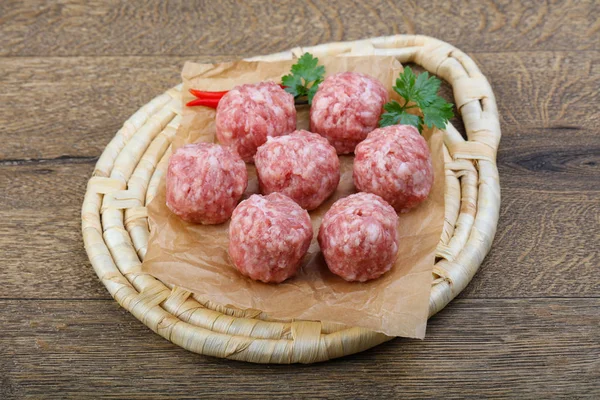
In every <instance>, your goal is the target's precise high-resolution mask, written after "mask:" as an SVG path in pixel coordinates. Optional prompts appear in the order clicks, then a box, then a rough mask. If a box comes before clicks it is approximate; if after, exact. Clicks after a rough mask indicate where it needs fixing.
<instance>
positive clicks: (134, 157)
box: [82, 35, 500, 363]
mask: <svg viewBox="0 0 600 400" xmlns="http://www.w3.org/2000/svg"><path fill="white" fill-rule="evenodd" d="M304 52H310V53H312V54H314V55H315V56H317V57H318V56H322V55H329V56H332V55H340V56H343V55H371V54H375V55H388V56H394V57H396V58H397V59H398V60H399V61H400V62H401V63H415V64H418V65H421V66H422V67H423V68H425V69H426V70H428V71H430V72H431V73H433V74H436V75H438V76H440V77H441V78H443V79H444V80H446V81H447V82H449V83H450V84H451V85H452V88H453V90H454V103H455V104H456V109H457V110H458V111H459V113H460V115H461V117H462V119H463V121H464V125H465V128H466V134H467V138H468V140H465V139H464V138H463V137H462V136H461V134H460V133H459V132H458V131H457V130H456V129H455V128H454V127H453V126H452V125H450V124H448V126H447V128H446V130H445V131H444V143H445V148H444V156H445V170H446V192H445V201H446V216H445V225H444V230H443V234H442V237H441V240H440V243H439V246H438V248H437V257H438V259H437V262H436V264H435V267H434V270H433V271H434V272H433V273H434V281H433V286H432V289H431V299H430V304H429V309H430V311H429V314H430V315H433V314H435V313H436V312H438V311H439V310H441V309H442V308H444V306H445V305H446V304H448V302H450V300H452V299H453V298H454V297H455V296H456V295H457V294H458V293H460V291H461V290H463V289H464V288H465V286H466V285H467V284H468V283H469V281H470V280H471V278H472V277H473V275H474V274H475V272H476V271H477V268H478V267H479V265H480V264H481V262H482V261H483V258H484V257H485V255H486V254H487V252H488V251H489V249H490V246H491V244H492V239H493V238H494V234H495V232H496V225H497V221H498V212H499V207H500V186H499V182H498V170H497V167H496V151H497V148H498V142H499V141H500V125H499V120H498V110H497V107H496V100H495V98H494V94H493V92H492V89H491V87H490V84H489V83H488V81H487V79H486V78H485V76H483V75H482V73H481V71H480V70H479V68H478V67H477V65H476V64H475V63H474V62H473V60H472V59H471V58H469V57H468V56H467V55H466V54H465V53H463V52H461V51H460V50H458V49H457V48H455V47H453V46H451V45H449V44H447V43H444V42H442V41H440V40H437V39H434V38H430V37H426V36H412V35H397V36H389V37H379V38H373V39H368V40H361V41H356V42H345V43H328V44H323V45H319V46H315V47H307V48H296V49H293V50H291V51H286V52H282V53H277V54H272V55H269V56H262V57H256V58H254V60H283V59H290V58H292V57H298V56H300V55H302V54H303V53H304ZM180 114H181V85H179V86H176V87H174V88H173V89H171V90H168V91H167V92H166V93H164V94H162V95H160V96H158V97H156V98H155V99H154V100H152V101H151V102H150V103H148V104H146V105H145V106H143V107H142V108H141V109H139V110H138V111H137V112H136V113H135V114H133V115H132V116H131V117H130V118H129V119H128V120H127V121H126V122H125V124H124V125H123V127H122V128H121V129H120V130H119V131H118V132H117V134H116V136H115V137H114V138H113V139H112V141H111V142H110V143H109V144H108V146H107V147H106V149H105V151H104V152H103V153H102V156H101V157H100V159H99V160H98V163H97V164H96V168H95V171H94V175H93V177H92V178H91V179H90V181H89V183H88V188H87V192H86V195H85V199H84V202H83V209H82V230H83V239H84V242H85V248H86V251H87V253H88V256H89V259H90V261H91V263H92V266H93V267H94V269H95V271H96V273H97V274H98V277H99V278H100V280H101V281H102V283H103V284H104V285H105V286H106V288H107V289H108V291H109V292H110V294H111V295H112V296H113V297H114V298H115V300H117V302H119V304H120V305H121V306H123V307H124V308H125V309H127V310H129V311H130V312H131V313H132V314H133V315H135V317H136V318H138V319H139V320H140V321H142V322H143V323H144V324H145V325H147V326H148V327H149V328H150V329H152V330H153V331H154V332H156V333H158V334H159V335H161V336H163V337H164V338H166V339H168V340H170V341H172V342H173V343H175V344H177V345H179V346H182V347H184V348H186V349H188V350H190V351H193V352H197V353H202V354H207V355H211V356H216V357H226V358H231V359H236V360H244V361H250V362H256V363H297V362H300V363H311V362H317V361H324V360H328V359H332V358H336V357H341V356H344V355H347V354H352V353H356V352H359V351H362V350H365V349H368V348H370V347H372V346H375V345H377V344H379V343H382V342H384V341H386V340H389V339H391V338H390V337H388V336H385V335H382V334H379V333H375V332H372V331H369V330H366V329H362V328H344V327H340V326H339V325H334V324H327V323H325V322H323V323H321V322H314V321H281V320H279V321H273V320H271V319H269V318H268V316H266V315H264V314H263V313H261V312H260V311H242V310H237V309H231V308H227V307H224V306H221V305H218V304H211V303H206V302H200V301H198V300H197V299H195V298H194V296H193V295H192V294H190V293H189V292H187V291H185V290H182V289H180V288H177V287H171V286H170V285H168V284H165V283H162V282H160V281H158V280H157V279H155V278H153V277H152V276H150V275H148V274H145V273H143V272H141V265H142V260H143V258H144V255H145V253H146V249H147V244H148V236H149V231H148V221H147V211H146V205H147V204H148V203H149V202H150V200H152V198H153V196H154V195H155V193H156V189H157V187H158V183H159V181H160V179H161V176H162V175H163V174H164V171H165V167H166V165H167V161H168V158H169V155H170V142H171V140H172V139H173V136H174V135H175V132H176V130H177V126H178V125H179V122H180Z"/></svg>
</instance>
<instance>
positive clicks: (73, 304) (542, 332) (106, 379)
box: [0, 298, 600, 399]
mask: <svg viewBox="0 0 600 400" xmlns="http://www.w3.org/2000/svg"><path fill="white" fill-rule="evenodd" d="M0 305H1V306H2V307H0V322H1V323H2V327H3V334H2V335H1V336H0V349H2V354H3V357H2V358H0V363H1V364H2V371H3V374H2V385H1V387H0V397H2V398H4V399H10V398H22V397H27V396H35V397H44V398H61V399H62V398H81V397H86V396H87V397H96V396H97V395H98V394H99V393H102V394H105V395H107V396H114V397H119V398H144V399H146V398H162V397H164V396H166V395H169V396H174V397H177V398H191V397H193V398H252V399H254V398H257V399H258V398H260V399H263V398H266V397H268V396H269V395H273V396H285V397H290V398H324V399H325V398H356V399H370V398H373V396H375V397H376V398H399V397H402V398H406V397H419V398H440V397H444V398H458V397H460V398H464V397H469V396H473V397H477V398H481V397H485V398H507V397H511V398H536V399H537V398H558V397H563V398H574V397H578V398H579V397H588V398H597V397H598V396H600V387H599V386H598V384H597V382H598V380H600V357H598V356H599V355H600V340H599V338H600V299H598V298H594V299H577V300H575V299H535V300H529V301H523V300H460V301H456V302H454V303H453V304H452V306H451V307H449V308H446V309H445V310H443V311H442V312H441V313H440V314H438V315H437V316H436V317H434V318H433V319H432V320H431V321H430V325H429V327H428V333H427V337H426V339H425V340H424V341H419V340H407V339H396V340H393V341H391V342H388V343H386V344H383V345H381V346H378V347H376V348H374V349H371V350H368V351H366V352H363V353H360V354H357V355H353V356H348V357H345V358H342V359H339V360H336V361H332V362H327V363H322V364H317V365H310V366H276V365H271V366H261V365H253V364H247V363H241V362H234V361H228V360H222V359H215V358H210V357H205V356H201V355H196V354H193V353H189V352H187V351H185V350H183V349H181V348H179V347H177V346H175V345H173V344H171V343H169V342H168V341H166V340H164V339H162V338H161V337H160V336H158V335H156V334H154V333H152V332H151V331H150V330H149V329H148V328H146V327H145V326H144V325H142V324H141V323H140V322H138V321H137V320H136V319H135V318H134V317H133V316H132V315H130V314H129V313H127V312H126V311H125V310H123V309H119V308H118V307H117V305H116V303H114V302H112V301H45V302H35V301H1V302H0Z"/></svg>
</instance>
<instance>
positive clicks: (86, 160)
mask: <svg viewBox="0 0 600 400" xmlns="http://www.w3.org/2000/svg"><path fill="white" fill-rule="evenodd" d="M98 158H99V156H96V157H85V156H68V155H64V156H60V157H55V158H29V159H26V158H24V159H4V160H0V166H3V165H10V166H15V165H37V164H93V163H95V162H96V161H98Z"/></svg>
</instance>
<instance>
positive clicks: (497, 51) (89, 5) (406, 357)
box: [0, 0, 600, 399]
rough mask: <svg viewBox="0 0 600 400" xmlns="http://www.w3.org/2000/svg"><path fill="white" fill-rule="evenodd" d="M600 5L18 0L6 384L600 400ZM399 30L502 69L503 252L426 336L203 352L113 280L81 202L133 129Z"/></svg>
mask: <svg viewBox="0 0 600 400" xmlns="http://www.w3.org/2000/svg"><path fill="white" fill-rule="evenodd" d="M599 21H600V5H599V3H598V2H597V1H593V0H592V1H576V2H575V1H564V2H561V1H558V2H556V1H534V2H529V1H522V2H520V1H514V2H512V1H470V2H458V1H447V0H445V1H410V2H408V1H407V2H392V1H374V0H362V1H341V0H339V1H338V0H335V1H334V0H323V1H321V0H319V1H299V0H295V1H277V2H267V1H260V0H259V1H246V2H241V1H240V2H216V1H206V2H188V1H181V2H175V1H173V2H172V1H169V2H166V1H165V2H159V1H150V2H139V1H112V2H95V1H94V2H91V1H89V2H83V1H82V2H71V1H64V2H43V1H25V2H23V1H12V0H11V1H9V0H3V1H2V2H0V85H1V86H0V87H1V90H0V283H1V289H2V290H1V292H0V324H1V329H0V331H1V332H0V368H1V373H0V379H1V383H0V384H1V387H0V398H2V399H9V398H23V397H29V396H32V397H39V398H48V397H54V398H67V397H71V398H81V397H92V398H96V397H104V396H106V397H118V398H150V397H158V398H162V397H165V396H168V395H172V396H175V397H180V398H184V397H191V398H209V397H214V398H259V399H262V398H264V397H266V396H267V395H279V396H282V397H291V398H356V399H358V398H399V397H422V398H431V397H447V398H454V397H463V396H472V397H478V398H480V397H519V398H521V397H527V398H549V397H552V398H555V397H565V398H573V397H589V398H600V386H599V385H600V384H599V382H600V328H599V326H600V261H599V259H600V167H599V164H600V128H599V126H600V113H599V104H600V94H599V93H600V53H599V52H600V22H599ZM396 33H421V34H427V35H431V36H435V37H438V38H440V39H442V40H445V41H447V42H449V43H452V44H454V45H456V46H457V47H459V48H460V49H462V50H464V51H465V52H467V53H469V54H470V55H471V56H472V57H473V58H474V59H475V60H476V61H477V63H478V64H479V65H480V66H481V69H482V70H483V72H484V73H485V74H486V75H487V76H488V78H489V79H490V80H491V82H492V86H493V88H494V91H495V93H496V97H497V100H498V105H499V110H500V115H501V126H502V134H503V137H502V142H501V147H500V152H499V156H498V164H499V169H500V178H501V185H502V198H503V199H502V209H501V216H500V224H499V226H498V233H497V235H496V239H495V241H494V247H493V249H492V251H491V253H490V254H489V255H488V257H487V258H486V260H485V262H484V263H483V265H482V266H481V269H480V271H479V272H478V274H477V275H476V277H475V278H474V279H473V281H472V282H471V284H470V285H469V286H468V288H467V289H466V290H465V291H464V292H463V293H462V294H461V295H460V296H459V297H458V298H457V299H456V300H454V301H453V302H452V303H451V304H450V306H449V307H447V308H446V309H445V310H443V311H442V312H440V313H439V314H438V315H437V316H435V317H434V318H432V319H431V321H430V324H429V326H428V329H427V338H426V339H425V340H424V341H418V340H406V339H396V340H393V341H392V342H389V343H386V344H383V345H381V346H379V347H376V348H374V349H372V350H369V351H366V352H364V353H361V354H357V355H354V356H349V357H346V358H343V359H339V360H335V361H331V362H327V363H323V364H318V365H309V366H298V365H294V366H264V365H252V364H246V363H240V362H234V361H227V360H221V359H214V358H210V357H205V356H201V355H196V354H192V353H189V352H187V351H185V350H183V349H181V348H179V347H177V346H175V345H172V344H171V343H169V342H167V341H165V340H164V339H162V338H161V337H159V336H158V335H155V334H154V333H152V332H151V331H150V330H149V329H147V328H146V327H145V326H144V325H142V324H141V323H140V322H138V321H137V320H136V319H135V318H134V317H133V316H132V315H130V314H129V313H128V312H126V311H124V310H123V309H120V308H119V307H118V306H117V303H116V302H115V301H114V300H113V299H112V298H111V297H110V295H109V294H108V292H107V291H106V290H105V289H104V287H103V286H102V285H101V283H100V282H99V280H98V279H97V277H96V275H95V274H94V272H93V270H92V268H91V266H90V264H89V262H88V260H87V257H86V254H85V252H84V250H83V243H82V240H81V233H80V217H79V214H80V206H81V202H82V199H83V194H84V190H85V186H86V181H87V180H88V178H89V177H90V174H91V173H92V170H93V166H94V163H95V161H96V159H97V157H98V156H99V155H100V153H101V152H102V150H103V148H104V146H105V145H106V144H107V143H108V142H109V140H110V139H111V138H112V136H113V135H114V134H115V132H116V131H117V130H118V129H119V127H120V126H121V124H122V123H123V121H125V119H127V117H128V116H129V115H131V114H132V113H133V112H134V111H135V110H137V109H138V108H139V107H140V106H142V105H143V104H145V103H146V102H148V101H149V100H150V99H151V98H153V97H154V96H155V95H157V94H159V93H161V92H163V91H164V90H166V89H167V88H169V87H171V86H173V85H174V84H176V83H178V82H179V80H180V78H179V73H180V69H181V67H182V65H183V62H184V61H185V60H196V61H200V62H208V61H219V60H225V59H232V58H239V57H242V56H250V55H256V54H265V53H272V52H276V51H281V50H285V49H288V48H291V47H293V46H298V45H313V44H318V43H322V42H328V41H337V40H353V39H359V38H366V37H370V36H380V35H391V34H396Z"/></svg>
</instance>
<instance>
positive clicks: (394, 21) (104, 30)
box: [0, 0, 600, 57]
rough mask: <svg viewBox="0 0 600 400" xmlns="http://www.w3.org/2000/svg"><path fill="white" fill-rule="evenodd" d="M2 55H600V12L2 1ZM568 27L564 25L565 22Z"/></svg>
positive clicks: (552, 5)
mask: <svg viewBox="0 0 600 400" xmlns="http://www.w3.org/2000/svg"><path fill="white" fill-rule="evenodd" d="M0 16H1V17H0V36H2V38H3V45H2V47H0V55H4V56H12V55H18V56H34V57H39V56H83V55H103V56H104V55H119V56H124V55H167V54H168V55H191V54H207V55H239V56H249V55H257V54H267V53H273V52H277V51H282V50H287V49H289V48H292V47H296V46H304V45H314V44H318V43H326V42H330V41H339V40H356V39H361V38H367V37H372V36H383V35H392V34H397V33H420V34H425V35H430V36H434V37H439V38H441V39H443V40H446V41H448V42H450V43H453V44H455V45H457V46H458V47H459V48H461V49H463V50H466V51H469V52H475V51H489V50H490V49H495V50H498V51H504V50H519V51H521V50H527V51H529V50H536V49H546V50H590V49H596V50H597V49H600V47H599V46H600V40H599V29H600V25H599V24H598V21H599V20H600V7H598V4H597V2H595V1H594V0H585V1H577V2H531V3H529V2H521V1H519V2H505V1H500V0H492V1H488V2H479V1H475V0H473V1H469V2H465V3H461V4H460V5H458V4H457V3H454V2H447V1H440V0H437V1H436V0H433V1H431V0H430V1H419V2H406V3H404V4H400V3H395V2H389V1H385V0H375V1H374V0H353V1H352V2H351V3H349V2H347V1H344V0H315V1H285V2H276V3H271V2H264V1H260V0H253V1H247V2H244V3H243V4H240V3H238V2H234V1H226V2H202V3H190V2H185V1H172V2H169V3H156V2H153V1H134V2H129V1H123V0H121V1H118V2H110V3H102V2H100V3H86V2H68V3H64V2H60V3H53V2H51V3H48V2H44V1H42V0H37V1H28V2H21V1H18V0H10V1H3V2H2V4H1V8H0ZM566 21H568V22H569V23H565V22H566Z"/></svg>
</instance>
